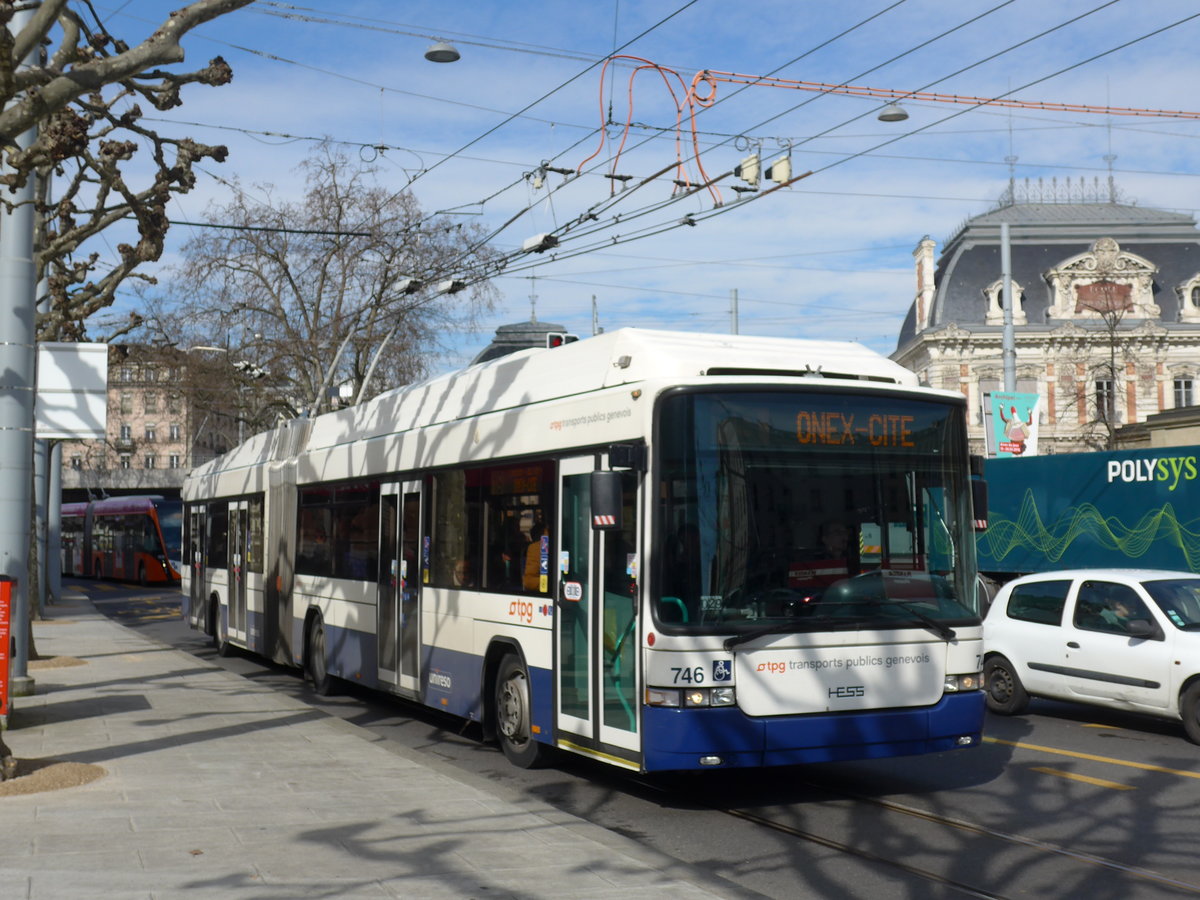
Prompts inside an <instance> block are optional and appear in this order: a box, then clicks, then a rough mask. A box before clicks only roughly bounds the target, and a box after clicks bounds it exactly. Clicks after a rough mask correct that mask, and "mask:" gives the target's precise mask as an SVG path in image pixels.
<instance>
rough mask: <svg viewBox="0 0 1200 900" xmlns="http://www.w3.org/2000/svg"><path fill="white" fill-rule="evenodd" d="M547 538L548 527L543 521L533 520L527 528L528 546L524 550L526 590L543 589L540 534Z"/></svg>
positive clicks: (539, 590)
mask: <svg viewBox="0 0 1200 900" xmlns="http://www.w3.org/2000/svg"><path fill="white" fill-rule="evenodd" d="M543 535H545V536H546V537H547V538H549V529H547V528H546V523H545V522H534V523H533V527H532V528H530V529H529V538H530V541H529V546H528V547H527V548H526V550H525V578H524V585H525V590H527V591H538V592H541V591H543V590H544V588H543V587H542V536H543Z"/></svg>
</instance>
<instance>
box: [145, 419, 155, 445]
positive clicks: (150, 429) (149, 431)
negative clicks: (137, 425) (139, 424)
mask: <svg viewBox="0 0 1200 900" xmlns="http://www.w3.org/2000/svg"><path fill="white" fill-rule="evenodd" d="M157 434H158V426H157V425H154V424H153V423H147V424H146V441H147V443H151V444H152V443H154V439H155V436H156V435H157Z"/></svg>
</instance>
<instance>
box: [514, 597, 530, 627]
mask: <svg viewBox="0 0 1200 900" xmlns="http://www.w3.org/2000/svg"><path fill="white" fill-rule="evenodd" d="M508 614H509V615H510V616H513V617H515V618H517V619H518V620H520V621H522V622H526V623H531V622H533V604H532V603H530V602H529V601H528V600H514V601H513V602H512V603H510V604H508Z"/></svg>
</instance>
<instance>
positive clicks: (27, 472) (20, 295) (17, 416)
mask: <svg viewBox="0 0 1200 900" xmlns="http://www.w3.org/2000/svg"><path fill="white" fill-rule="evenodd" d="M32 18H33V9H32V8H28V9H23V10H18V11H16V12H14V13H13V17H12V24H11V26H10V29H11V31H12V33H14V34H16V33H18V32H20V31H21V30H22V29H23V28H24V27H25V26H26V25H28V24H29V23H30V21H31V20H32ZM35 52H36V51H35ZM32 61H33V57H31V58H30V59H26V60H24V61H23V62H22V65H29V64H30V63H31V62H32ZM34 135H35V132H34V130H33V129H30V130H29V131H27V132H25V133H24V134H22V135H20V136H19V137H18V138H17V140H16V144H17V146H18V147H19V148H20V149H22V150H25V149H28V147H29V146H30V145H31V144H32V143H33V139H34ZM7 199H8V201H9V202H10V203H13V204H19V205H18V206H17V207H16V208H15V209H13V210H12V211H11V212H5V211H2V210H0V576H5V577H8V578H11V579H12V580H13V581H14V584H13V588H14V589H13V591H12V637H13V642H12V643H13V648H12V650H13V652H12V660H11V663H12V665H11V671H10V680H9V693H10V696H14V697H21V696H28V695H29V694H32V693H33V679H32V678H30V677H29V674H28V663H29V549H30V540H29V530H30V529H29V526H30V517H31V513H32V486H33V397H34V371H35V370H34V366H35V347H34V341H35V333H34V306H35V287H36V281H35V279H34V265H33V179H32V177H31V178H30V179H29V180H28V181H26V183H25V186H24V187H23V188H21V189H19V190H17V191H15V192H13V193H10V194H9V195H8V197H7Z"/></svg>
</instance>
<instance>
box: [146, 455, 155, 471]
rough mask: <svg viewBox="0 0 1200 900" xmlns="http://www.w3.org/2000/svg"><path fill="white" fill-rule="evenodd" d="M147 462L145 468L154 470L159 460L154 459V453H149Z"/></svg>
mask: <svg viewBox="0 0 1200 900" xmlns="http://www.w3.org/2000/svg"><path fill="white" fill-rule="evenodd" d="M145 462H146V466H145V468H147V469H153V468H154V466H155V463H156V462H157V460H156V459H155V458H154V454H153V453H147V454H146V460H145Z"/></svg>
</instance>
